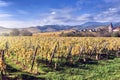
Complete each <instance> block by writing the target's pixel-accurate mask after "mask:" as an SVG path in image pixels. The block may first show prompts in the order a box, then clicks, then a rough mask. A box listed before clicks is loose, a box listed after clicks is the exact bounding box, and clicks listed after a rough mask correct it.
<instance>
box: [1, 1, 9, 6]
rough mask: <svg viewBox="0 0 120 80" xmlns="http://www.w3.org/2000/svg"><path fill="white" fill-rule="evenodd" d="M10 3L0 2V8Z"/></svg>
mask: <svg viewBox="0 0 120 80" xmlns="http://www.w3.org/2000/svg"><path fill="white" fill-rule="evenodd" d="M10 4H11V3H10V2H6V1H3V0H0V7H5V6H9V5H10Z"/></svg>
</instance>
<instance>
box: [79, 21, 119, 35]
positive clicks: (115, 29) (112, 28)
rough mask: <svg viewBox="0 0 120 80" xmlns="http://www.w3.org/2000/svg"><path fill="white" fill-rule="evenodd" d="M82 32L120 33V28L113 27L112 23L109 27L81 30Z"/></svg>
mask: <svg viewBox="0 0 120 80" xmlns="http://www.w3.org/2000/svg"><path fill="white" fill-rule="evenodd" d="M79 31H80V32H86V31H87V32H98V31H108V32H110V33H111V32H118V31H120V27H116V28H114V27H113V24H112V23H111V24H110V25H109V26H107V27H105V26H101V27H98V28H93V29H81V30H79Z"/></svg>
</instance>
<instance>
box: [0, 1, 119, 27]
mask: <svg viewBox="0 0 120 80" xmlns="http://www.w3.org/2000/svg"><path fill="white" fill-rule="evenodd" d="M119 3H120V0H0V26H3V27H7V28H21V27H32V26H42V25H56V24H59V25H80V24H83V23H85V22H120V5H119Z"/></svg>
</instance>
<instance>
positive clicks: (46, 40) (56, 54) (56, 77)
mask: <svg viewBox="0 0 120 80" xmlns="http://www.w3.org/2000/svg"><path fill="white" fill-rule="evenodd" d="M0 51H1V52H0V65H1V66H0V70H1V78H3V79H6V80H7V78H11V79H15V78H16V80H21V79H23V80H26V79H27V78H28V80H119V79H120V75H119V74H120V70H119V69H120V58H119V57H120V38H114V37H112V38H110V37H40V36H39V37H37V36H29V37H28V36H26V37H25V36H24V37H23V36H16V37H0ZM2 54H4V59H2V56H1V55H2ZM2 62H3V63H4V65H3V64H2ZM113 75H114V76H113ZM24 77H26V79H24Z"/></svg>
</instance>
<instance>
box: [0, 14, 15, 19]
mask: <svg viewBox="0 0 120 80" xmlns="http://www.w3.org/2000/svg"><path fill="white" fill-rule="evenodd" d="M12 16H13V15H11V14H6V13H0V18H8V17H12Z"/></svg>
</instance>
